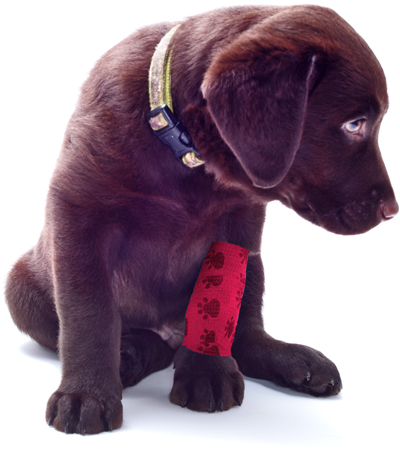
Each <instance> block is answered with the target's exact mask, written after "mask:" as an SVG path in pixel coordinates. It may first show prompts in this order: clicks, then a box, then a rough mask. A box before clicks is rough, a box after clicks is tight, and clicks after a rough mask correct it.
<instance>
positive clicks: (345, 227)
mask: <svg viewBox="0 0 400 458" xmlns="http://www.w3.org/2000/svg"><path fill="white" fill-rule="evenodd" d="M281 202H282V203H283V204H284V205H286V206H287V207H289V208H291V209H293V210H294V211H295V212H296V213H297V214H298V215H300V216H301V217H302V218H304V219H305V220H307V221H309V222H310V223H312V224H315V225H317V226H320V227H322V228H324V229H325V230H327V231H329V232H334V233H335V234H341V235H355V234H362V233H364V232H367V231H369V230H370V229H372V228H373V227H375V226H377V225H378V224H379V223H380V222H381V221H385V220H388V219H391V218H387V217H385V215H384V214H382V212H381V211H380V209H379V203H375V202H367V201H359V202H358V201H353V202H349V203H346V204H345V205H342V206H336V207H335V208H333V209H331V210H328V211H321V210H320V209H319V208H318V206H317V205H315V204H314V203H313V202H311V201H310V200H303V201H302V202H298V201H296V200H294V199H291V198H288V197H286V198H284V199H282V200H281Z"/></svg>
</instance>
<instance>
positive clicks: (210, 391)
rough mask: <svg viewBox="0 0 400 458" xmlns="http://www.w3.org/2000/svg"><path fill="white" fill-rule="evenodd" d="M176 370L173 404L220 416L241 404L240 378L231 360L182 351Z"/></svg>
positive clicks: (178, 355)
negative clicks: (216, 413) (219, 413)
mask: <svg viewBox="0 0 400 458" xmlns="http://www.w3.org/2000/svg"><path fill="white" fill-rule="evenodd" d="M175 367H176V369H175V375H174V385H173V387H172V391H171V394H170V400H171V402H172V403H174V404H177V405H179V406H181V407H187V408H188V409H190V410H195V411H197V412H215V411H217V410H218V411H221V412H222V411H225V410H229V409H230V408H231V407H233V406H236V405H239V406H240V405H241V404H242V402H243V397H244V381H243V376H242V374H241V373H240V372H239V369H238V366H237V364H236V361H235V360H234V359H233V358H232V357H231V356H210V355H203V354H200V353H196V352H193V351H191V350H188V349H187V348H186V347H181V348H180V349H179V350H178V352H177V354H176V357H175Z"/></svg>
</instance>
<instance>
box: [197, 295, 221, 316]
mask: <svg viewBox="0 0 400 458" xmlns="http://www.w3.org/2000/svg"><path fill="white" fill-rule="evenodd" d="M197 307H198V308H199V310H198V311H197V313H198V314H199V315H202V314H203V313H204V315H203V320H207V319H208V317H209V316H210V317H211V318H216V317H217V316H218V315H219V311H220V308H221V304H220V302H219V301H218V300H217V299H212V300H211V301H210V302H208V298H207V297H203V304H202V303H201V302H199V303H198V304H197Z"/></svg>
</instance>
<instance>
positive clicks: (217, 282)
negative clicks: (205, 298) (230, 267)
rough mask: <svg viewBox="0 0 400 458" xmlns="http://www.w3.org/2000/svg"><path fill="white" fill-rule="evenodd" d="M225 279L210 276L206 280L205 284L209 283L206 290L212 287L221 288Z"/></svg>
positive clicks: (218, 276)
mask: <svg viewBox="0 0 400 458" xmlns="http://www.w3.org/2000/svg"><path fill="white" fill-rule="evenodd" d="M223 279H224V277H223V275H208V276H207V277H206V278H205V279H204V280H203V283H207V284H206V286H205V288H206V289H208V288H210V287H211V286H220V284H221V283H222V281H223Z"/></svg>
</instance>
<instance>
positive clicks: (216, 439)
mask: <svg viewBox="0 0 400 458" xmlns="http://www.w3.org/2000/svg"><path fill="white" fill-rule="evenodd" d="M245 3H250V4H251V3H253V2H246V0H242V1H240V0H239V1H238V0H202V1H200V2H182V3H180V2H179V3H178V2H177V1H175V0H163V1H158V0H152V1H148V2H137V1H133V0H131V1H122V0H113V1H108V2H107V1H101V0H97V1H86V0H80V1H75V0H70V1H68V2H67V1H57V2H55V1H42V0H35V1H28V0H25V1H14V2H2V6H1V7H0V21H1V24H0V34H1V37H0V38H1V39H0V47H1V55H0V59H1V71H0V79H1V84H0V90H1V105H0V107H1V113H0V116H1V122H0V129H1V136H0V150H1V155H0V160H1V166H0V174H1V176H0V186H1V190H0V196H1V215H2V221H1V227H0V231H1V237H0V243H1V256H0V269H1V271H0V274H1V281H2V283H4V279H5V276H6V273H7V271H8V270H9V268H10V266H11V265H12V263H13V262H15V261H16V259H17V258H18V257H19V256H20V255H21V254H22V253H23V252H24V251H26V250H28V249H29V248H30V247H31V246H32V245H34V244H35V243H36V241H37V239H38V236H39V233H40V230H41V227H42V224H43V214H44V205H45V198H46V192H47V187H48V183H49V179H50V176H51V172H52V170H53V167H54V163H55V160H56V158H57V155H58V151H59V149H60V145H61V142H62V138H63V132H64V129H65V126H66V123H67V121H68V119H69V117H70V115H71V113H72V111H73V109H74V106H75V103H76V100H77V96H78V92H79V88H80V86H81V84H82V82H83V81H84V79H85V78H86V75H87V73H88V71H89V70H90V68H91V67H92V66H93V64H94V62H95V61H96V60H97V59H98V58H99V57H100V56H101V55H102V54H103V53H104V52H105V51H107V50H108V49H109V48H110V47H111V46H113V45H114V44H116V43H117V42H119V41H120V40H122V39H123V38H124V37H125V36H127V35H128V34H130V33H131V32H133V31H134V30H135V29H136V28H137V27H140V26H143V25H146V24H151V23H154V22H159V21H163V20H176V19H180V18H182V17H184V16H187V15H191V14H195V13H198V12H202V11H207V10H209V9H214V8H216V7H219V6H228V5H233V4H245ZM273 3H274V4H280V3H281V1H279V0H278V1H275V2H273ZM288 3H293V4H294V3H298V2H296V1H292V2H290V0H289V2H288ZM319 4H321V5H325V6H331V7H333V8H334V9H335V10H336V11H337V12H338V13H339V14H341V15H342V16H343V17H344V18H345V19H346V20H347V21H348V22H349V23H350V24H351V25H352V26H353V27H354V28H355V29H356V30H357V31H358V32H359V33H360V34H361V35H362V36H363V37H364V38H365V40H366V41H367V42H368V44H369V45H370V47H371V48H372V49H373V50H374V52H375V54H376V55H377V57H378V59H379V60H380V61H381V64H382V66H383V68H384V70H385V73H386V75H387V80H388V87H389V96H390V101H391V106H390V110H389V113H388V114H387V116H386V118H385V119H384V122H383V125H382V128H381V133H380V147H381V150H382V153H383V156H384V159H385V162H386V165H387V168H388V170H389V174H390V176H391V178H392V184H393V186H394V188H395V190H397V192H398V193H400V167H399V166H400V160H399V151H398V133H399V124H398V121H399V119H400V91H399V87H398V84H399V82H398V78H399V76H398V75H399V71H400V68H399V66H400V64H399V60H398V44H399V29H398V13H396V12H395V10H394V3H393V2H392V1H391V0H390V1H386V0H380V1H379V2H364V1H360V0H353V1H351V2H350V1H348V0H326V1H320V2H319ZM5 5H7V6H5ZM389 5H391V6H389ZM205 33H206V31H205ZM399 229H400V217H398V218H395V219H394V220H393V221H391V222H389V223H384V224H381V225H380V226H379V227H378V228H375V229H373V230H372V231H371V232H369V233H368V234H366V235H362V236H355V237H343V236H338V235H333V234H330V233H327V232H325V231H323V230H322V229H320V228H317V227H314V226H312V225H311V224H309V223H307V222H305V221H303V220H301V219H300V218H299V217H298V216H297V215H295V214H294V213H293V212H291V211H290V210H287V209H286V208H284V207H282V206H281V205H280V204H278V203H274V204H271V205H270V207H269V209H268V217H267V223H266V227H265V233H264V239H263V259H264V263H265V270H266V278H267V284H266V294H265V309H264V316H265V322H266V329H267V330H268V331H269V332H270V333H271V334H272V335H273V336H275V337H277V338H280V339H282V340H287V341H290V342H297V343H303V344H307V345H310V346H313V347H315V348H318V349H319V350H321V351H322V352H323V353H325V354H326V355H327V356H328V357H329V358H331V359H332V360H333V361H335V363H336V364H337V366H338V367H339V370H340V372H341V375H342V379H343V383H344V390H343V391H342V393H341V394H340V395H339V396H336V397H334V398H330V399H314V398H311V397H308V396H305V395H300V394H296V393H293V392H290V391H289V390H285V389H280V388H277V387H275V386H272V385H271V384H269V383H266V382H257V381H254V380H250V379H247V380H246V394H245V402H244V404H243V406H242V407H240V408H235V409H232V410H231V411H229V412H226V413H222V414H221V413H216V414H212V415H210V414H200V413H194V412H191V411H189V410H187V409H180V408H179V407H176V406H173V405H172V404H170V403H169V401H168V393H169V390H170V388H171V384H172V377H173V371H172V369H168V370H166V371H163V372H161V373H158V374H154V375H153V376H151V377H150V378H148V379H146V380H145V381H143V382H142V383H140V384H139V385H138V386H137V387H135V388H130V389H128V390H126V391H125V392H124V401H123V403H124V424H123V427H122V429H121V430H119V431H114V432H112V433H104V434H101V435H99V436H93V437H80V436H77V435H74V436H66V435H64V434H61V433H58V432H56V431H55V430H53V429H52V428H49V427H48V426H47V425H46V423H45V421H44V410H45V406H46V402H47V399H48V397H49V395H50V394H51V393H52V392H53V391H54V390H55V389H56V388H57V386H58V383H59V378H60V364H59V362H58V360H57V358H56V357H55V356H54V355H53V354H51V353H50V352H48V351H46V350H43V349H41V348H40V347H39V346H38V345H36V344H35V343H33V342H31V341H30V340H29V339H28V338H27V337H25V336H23V335H21V334H20V333H19V332H18V330H17V329H16V328H15V327H14V325H13V323H12V322H11V319H10V318H9V316H8V312H7V308H6V305H5V303H4V299H3V297H2V296H1V299H0V300H1V307H0V325H1V329H0V338H1V343H0V351H1V355H0V358H1V359H0V361H1V375H0V387H1V389H0V399H1V411H0V434H1V440H0V453H1V454H2V455H3V456H8V457H14V456H18V457H22V456H27V455H28V454H29V455H30V456H35V455H38V456H39V455H40V456H41V457H43V458H47V457H60V456H61V457H64V456H65V457H67V456H71V455H72V456H74V457H81V456H89V454H90V456H100V457H103V456H104V457H105V456H109V455H112V456H119V455H122V454H124V455H125V454H126V455H127V456H136V455H138V454H140V455H143V454H144V456H150V457H152V456H156V455H160V456H163V457H165V456H167V457H169V456H194V457H201V456H203V455H206V456H208V457H214V456H221V455H223V456H239V455H241V456H254V455H255V454H257V455H256V456H258V454H260V453H263V455H265V456H272V457H274V458H279V457H286V456H296V457H307V458H311V457H316V456H323V457H331V456H337V455H338V454H343V455H344V456H351V454H356V456H363V455H364V454H365V453H366V452H371V453H374V452H375V453H379V456H382V457H385V458H387V457H394V456H399V455H398V453H399V446H398V427H399V424H398V412H399V407H400V403H399V397H398V394H397V393H398V388H397V383H398V381H399V379H400V372H399V357H398V350H399V345H398V339H397V335H398V314H397V311H396V308H397V307H398V305H399V293H398V274H399V255H400V252H399V246H400V244H399V233H400V231H399ZM396 423H397V424H396ZM396 437H397V438H396ZM3 452H4V453H3Z"/></svg>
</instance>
